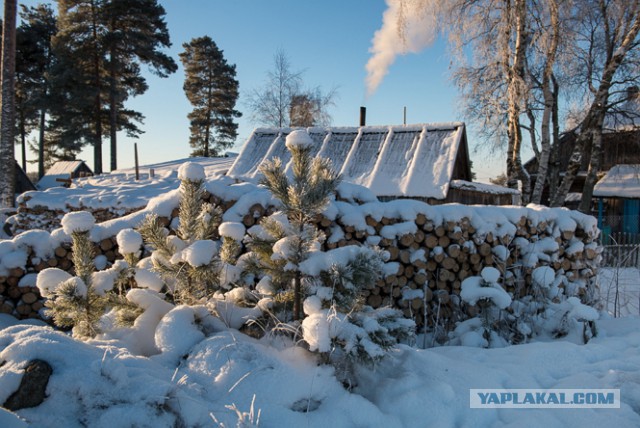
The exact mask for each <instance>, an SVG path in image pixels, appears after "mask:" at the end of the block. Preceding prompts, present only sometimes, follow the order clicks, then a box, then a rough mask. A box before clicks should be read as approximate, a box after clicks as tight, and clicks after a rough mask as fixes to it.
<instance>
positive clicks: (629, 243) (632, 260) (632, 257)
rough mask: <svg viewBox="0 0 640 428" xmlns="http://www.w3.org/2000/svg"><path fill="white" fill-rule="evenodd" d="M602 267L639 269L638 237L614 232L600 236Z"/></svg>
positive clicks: (639, 246)
mask: <svg viewBox="0 0 640 428" xmlns="http://www.w3.org/2000/svg"><path fill="white" fill-rule="evenodd" d="M600 239H601V243H602V266H611V267H636V268H639V269H640V235H638V234H632V233H622V232H614V233H609V234H604V233H603V234H602V235H601V236H600Z"/></svg>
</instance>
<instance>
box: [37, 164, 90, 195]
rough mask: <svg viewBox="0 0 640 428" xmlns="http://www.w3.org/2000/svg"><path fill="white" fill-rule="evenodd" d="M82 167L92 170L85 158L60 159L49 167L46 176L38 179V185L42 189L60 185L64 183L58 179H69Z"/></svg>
mask: <svg viewBox="0 0 640 428" xmlns="http://www.w3.org/2000/svg"><path fill="white" fill-rule="evenodd" d="M80 168H86V169H87V170H89V171H91V169H90V168H89V167H88V166H87V164H86V163H85V162H84V161H83V160H74V161H58V162H56V163H54V164H53V165H51V168H49V169H48V170H47V172H46V173H45V174H44V176H43V177H42V178H41V179H40V180H39V181H38V184H37V187H38V189H41V190H45V189H50V188H52V187H60V186H62V185H63V183H62V182H60V181H57V179H58V178H61V179H62V178H64V179H68V178H69V177H70V176H71V175H72V174H74V173H75V172H77V171H78V169H80Z"/></svg>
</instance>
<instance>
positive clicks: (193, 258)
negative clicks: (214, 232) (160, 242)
mask: <svg viewBox="0 0 640 428" xmlns="http://www.w3.org/2000/svg"><path fill="white" fill-rule="evenodd" d="M217 252H218V243H216V242H214V241H211V240H208V239H207V240H199V241H195V242H194V243H193V244H191V245H189V246H187V247H186V248H184V249H182V250H180V251H178V252H176V253H175V254H174V255H173V257H171V263H174V264H175V263H179V262H186V263H189V264H190V265H191V266H193V267H198V266H204V265H207V264H209V263H210V262H211V260H212V259H213V256H214V255H215V254H217Z"/></svg>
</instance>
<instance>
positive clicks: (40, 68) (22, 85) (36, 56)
mask: <svg viewBox="0 0 640 428" xmlns="http://www.w3.org/2000/svg"><path fill="white" fill-rule="evenodd" d="M20 18H21V19H22V23H21V24H20V27H18V30H17V35H16V39H17V48H16V126H17V129H16V131H17V136H18V138H19V143H20V144H21V145H22V168H23V169H25V171H26V143H27V141H26V137H27V135H28V134H29V133H30V132H31V131H34V130H35V129H38V130H39V138H38V143H37V148H36V149H35V151H36V153H37V155H38V177H42V176H43V175H44V163H45V126H46V123H45V121H46V114H47V110H48V106H47V96H48V92H49V91H48V86H49V81H48V72H49V69H50V67H51V65H52V63H53V59H54V58H53V53H52V49H51V38H52V37H53V36H54V35H55V34H56V32H57V19H56V17H55V15H54V12H53V9H51V7H50V6H49V5H45V4H39V5H37V6H32V7H26V6H24V5H21V11H20Z"/></svg>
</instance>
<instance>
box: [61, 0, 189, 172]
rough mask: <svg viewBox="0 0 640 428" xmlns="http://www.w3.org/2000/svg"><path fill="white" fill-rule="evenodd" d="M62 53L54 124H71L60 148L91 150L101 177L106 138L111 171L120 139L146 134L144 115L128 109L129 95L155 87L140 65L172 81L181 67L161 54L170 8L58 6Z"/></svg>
mask: <svg viewBox="0 0 640 428" xmlns="http://www.w3.org/2000/svg"><path fill="white" fill-rule="evenodd" d="M58 9H59V14H60V21H59V32H58V35H57V36H56V37H55V39H54V46H55V48H56V52H58V53H59V62H58V67H57V69H56V70H55V72H54V73H53V74H54V75H55V76H56V80H57V82H56V84H55V85H54V86H55V88H56V89H57V91H56V94H55V104H56V105H57V106H58V109H57V110H58V111H57V114H56V115H55V118H56V120H57V123H59V124H60V125H64V128H65V131H64V132H63V133H62V140H61V143H62V144H63V145H68V144H73V142H78V141H81V142H82V144H91V145H92V146H93V148H94V172H96V173H101V172H102V140H103V138H104V137H105V135H107V134H108V135H109V136H110V140H111V162H110V166H111V169H115V168H117V145H116V141H117V138H116V133H117V132H118V131H121V130H124V131H126V132H127V134H128V135H129V136H134V137H135V136H137V135H138V134H140V133H141V132H142V131H141V130H140V129H139V127H138V125H137V123H141V122H142V119H143V116H142V115H141V114H140V113H138V112H135V111H133V110H129V109H125V108H124V103H125V102H126V100H127V99H128V98H129V96H136V95H140V94H143V93H144V92H145V91H146V90H147V88H148V86H147V83H146V81H145V79H144V77H142V75H141V64H145V65H148V66H149V67H150V69H151V71H152V72H154V73H156V74H157V75H159V76H161V77H166V76H168V75H169V74H170V73H173V72H175V71H176V69H177V66H176V64H175V62H174V61H173V60H172V59H171V58H170V57H169V56H167V55H166V54H164V53H162V52H161V50H160V49H162V48H164V47H169V46H170V45H171V43H170V41H169V33H168V30H167V27H166V23H165V22H164V15H165V10H164V8H163V7H162V6H160V5H159V4H158V2H157V0H58Z"/></svg>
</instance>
